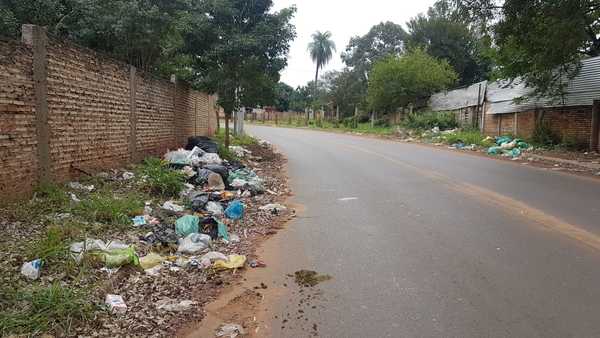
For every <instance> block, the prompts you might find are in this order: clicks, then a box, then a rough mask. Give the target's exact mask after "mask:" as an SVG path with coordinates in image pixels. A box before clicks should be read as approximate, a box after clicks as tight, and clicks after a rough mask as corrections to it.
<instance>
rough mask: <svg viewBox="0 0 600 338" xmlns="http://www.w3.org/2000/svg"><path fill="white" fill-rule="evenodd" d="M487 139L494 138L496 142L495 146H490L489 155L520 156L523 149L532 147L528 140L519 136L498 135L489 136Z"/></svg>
mask: <svg viewBox="0 0 600 338" xmlns="http://www.w3.org/2000/svg"><path fill="white" fill-rule="evenodd" d="M486 140H488V141H492V140H493V141H494V142H495V143H496V145H495V146H492V147H489V148H488V150H487V153H488V155H502V156H506V157H512V158H518V157H519V156H521V154H522V152H523V151H526V150H528V149H529V148H530V146H529V144H528V143H527V142H525V141H523V140H522V139H519V138H515V139H513V138H512V137H510V136H498V137H496V138H492V137H490V136H488V137H487V138H486Z"/></svg>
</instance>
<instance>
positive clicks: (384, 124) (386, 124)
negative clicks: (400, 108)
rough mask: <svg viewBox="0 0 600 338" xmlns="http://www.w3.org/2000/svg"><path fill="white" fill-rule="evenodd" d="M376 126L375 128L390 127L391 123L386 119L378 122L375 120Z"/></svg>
mask: <svg viewBox="0 0 600 338" xmlns="http://www.w3.org/2000/svg"><path fill="white" fill-rule="evenodd" d="M374 125H375V127H389V126H390V121H389V120H388V119H386V118H383V119H377V120H375V123H374Z"/></svg>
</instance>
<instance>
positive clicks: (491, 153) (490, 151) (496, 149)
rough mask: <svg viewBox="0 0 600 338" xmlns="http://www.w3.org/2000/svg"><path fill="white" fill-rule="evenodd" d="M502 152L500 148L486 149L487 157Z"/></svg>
mask: <svg viewBox="0 0 600 338" xmlns="http://www.w3.org/2000/svg"><path fill="white" fill-rule="evenodd" d="M501 152H502V148H500V147H489V148H488V151H487V153H488V155H498V154H500V153H501Z"/></svg>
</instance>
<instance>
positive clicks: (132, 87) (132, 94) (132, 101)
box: [128, 66, 137, 162]
mask: <svg viewBox="0 0 600 338" xmlns="http://www.w3.org/2000/svg"><path fill="white" fill-rule="evenodd" d="M136 71H137V70H136V68H135V67H134V66H130V67H129V139H128V141H129V145H128V151H129V161H130V162H135V161H137V102H136V101H137V98H136V91H137V86H136V81H135V79H136Z"/></svg>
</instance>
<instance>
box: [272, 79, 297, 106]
mask: <svg viewBox="0 0 600 338" xmlns="http://www.w3.org/2000/svg"><path fill="white" fill-rule="evenodd" d="M293 93H294V88H292V87H291V86H289V85H287V84H286V83H283V82H279V83H278V84H277V86H276V87H275V107H276V108H277V110H279V111H283V112H285V111H288V110H289V109H290V101H291V99H292V96H293Z"/></svg>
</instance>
